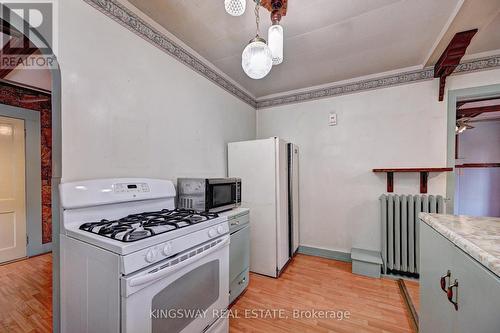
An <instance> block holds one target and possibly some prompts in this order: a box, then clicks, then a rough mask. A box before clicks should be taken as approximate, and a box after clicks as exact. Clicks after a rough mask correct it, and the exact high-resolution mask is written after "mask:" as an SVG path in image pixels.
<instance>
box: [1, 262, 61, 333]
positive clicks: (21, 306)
mask: <svg viewBox="0 0 500 333" xmlns="http://www.w3.org/2000/svg"><path fill="white" fill-rule="evenodd" d="M51 331H52V256H51V254H45V255H41V256H38V257H33V258H30V259H26V260H21V261H17V262H14V263H10V264H6V265H2V266H0V332H2V333H4V332H5V333H7V332H51Z"/></svg>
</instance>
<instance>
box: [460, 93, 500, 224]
mask: <svg viewBox="0 0 500 333" xmlns="http://www.w3.org/2000/svg"><path fill="white" fill-rule="evenodd" d="M456 118H457V119H456V129H455V130H456V144H455V160H456V163H455V168H456V172H455V204H454V209H455V211H454V213H455V214H456V215H468V216H492V217H500V97H498V98H487V99H479V100H467V101H458V102H457V116H456Z"/></svg>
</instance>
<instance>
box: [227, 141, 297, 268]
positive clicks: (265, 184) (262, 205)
mask: <svg viewBox="0 0 500 333" xmlns="http://www.w3.org/2000/svg"><path fill="white" fill-rule="evenodd" d="M298 153H299V150H298V147H297V146H295V145H293V144H291V143H287V142H286V141H284V140H280V139H279V138H269V139H263V140H252V141H242V142H233V143H229V144H228V176H229V177H239V178H241V204H242V207H247V208H250V239H251V242H250V244H251V245H250V249H251V250H250V271H252V272H255V273H259V274H263V275H267V276H272V277H278V276H279V274H280V273H281V271H282V269H283V268H284V267H285V265H286V264H287V263H288V261H289V260H290V259H291V257H292V256H293V254H294V253H295V252H296V251H297V249H298V247H299V209H298V203H299V186H298V175H299V172H298V171H299V170H298Z"/></svg>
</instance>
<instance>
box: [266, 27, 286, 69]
mask: <svg viewBox="0 0 500 333" xmlns="http://www.w3.org/2000/svg"><path fill="white" fill-rule="evenodd" d="M267 40H268V41H269V48H270V49H271V54H272V55H273V65H279V64H281V63H282V62H283V27H282V26H281V25H279V24H273V25H272V26H270V27H269V30H268V32H267Z"/></svg>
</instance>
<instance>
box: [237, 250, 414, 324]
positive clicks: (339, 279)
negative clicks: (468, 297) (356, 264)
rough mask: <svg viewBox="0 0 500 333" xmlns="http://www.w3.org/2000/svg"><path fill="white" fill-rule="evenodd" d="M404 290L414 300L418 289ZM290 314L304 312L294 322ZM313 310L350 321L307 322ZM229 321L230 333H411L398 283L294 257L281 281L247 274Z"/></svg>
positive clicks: (411, 285) (335, 264)
mask: <svg viewBox="0 0 500 333" xmlns="http://www.w3.org/2000/svg"><path fill="white" fill-rule="evenodd" d="M407 288H408V289H409V290H410V291H409V292H410V294H411V295H418V283H416V282H411V283H408V284H407ZM417 302H418V300H417ZM415 306H416V307H417V308H418V304H415ZM273 309H276V310H281V313H276V311H275V312H274V313H273V312H272V310H273ZM267 310H270V311H267ZM294 310H295V315H296V314H297V310H305V311H306V312H302V313H301V315H300V316H294ZM313 310H334V311H348V312H349V314H350V316H349V318H344V319H342V320H339V319H333V318H317V317H316V318H307V315H311V314H312V311H313ZM324 313H326V314H327V315H328V316H330V317H331V316H332V312H324ZM337 313H338V312H337ZM344 313H345V312H344ZM317 314H318V313H317ZM231 317H233V318H231ZM230 318H231V319H230V332H231V333H241V332H256V333H257V332H258V333H260V332H262V333H269V332H291V333H295V332H297V333H302V332H303V333H312V332H356V333H358V332H412V328H411V323H410V316H409V313H408V312H407V310H406V307H405V304H404V301H403V298H402V297H401V295H400V292H399V288H398V285H397V282H396V280H392V279H373V278H368V277H363V276H358V275H354V274H352V273H351V264H349V263H345V262H340V261H335V260H329V259H323V258H317V257H311V256H306V255H297V256H296V257H295V258H294V260H293V261H292V263H291V264H290V265H289V266H288V268H287V269H286V271H285V272H284V273H283V274H282V276H281V277H280V278H279V279H273V278H269V277H265V276H261V275H257V274H251V276H250V285H249V288H248V289H247V291H246V292H245V293H244V294H243V295H242V296H241V297H240V299H239V300H238V301H237V302H236V303H235V304H234V305H233V307H232V308H231V312H230Z"/></svg>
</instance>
